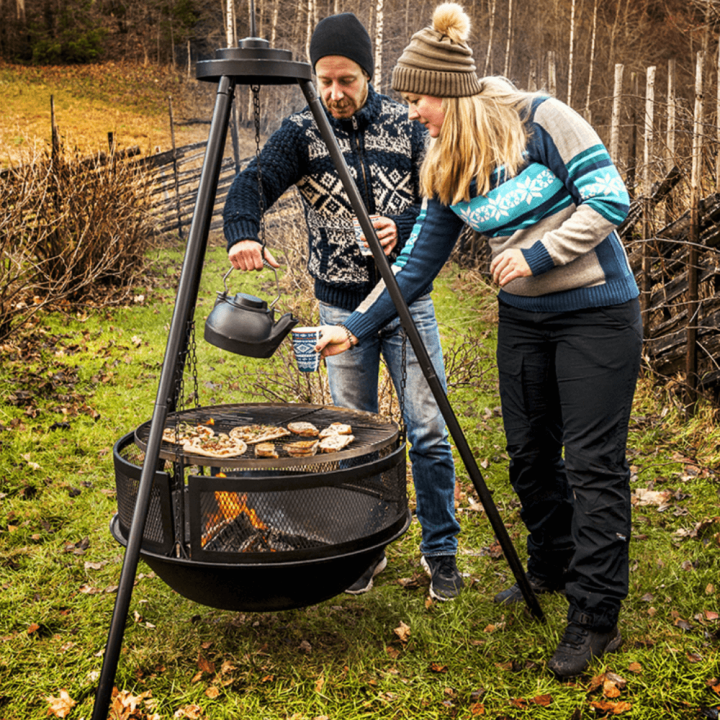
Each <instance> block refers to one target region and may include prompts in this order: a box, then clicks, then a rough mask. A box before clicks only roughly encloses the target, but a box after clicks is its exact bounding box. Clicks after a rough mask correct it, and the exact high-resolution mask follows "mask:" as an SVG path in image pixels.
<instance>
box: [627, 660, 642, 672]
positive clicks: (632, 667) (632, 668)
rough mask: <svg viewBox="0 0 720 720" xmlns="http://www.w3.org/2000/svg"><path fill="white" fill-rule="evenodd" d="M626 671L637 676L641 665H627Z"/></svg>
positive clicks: (640, 670)
mask: <svg viewBox="0 0 720 720" xmlns="http://www.w3.org/2000/svg"><path fill="white" fill-rule="evenodd" d="M628 670H629V671H630V672H632V673H635V674H636V675H639V674H640V673H641V672H642V665H641V664H640V663H639V662H631V663H630V664H629V665H628Z"/></svg>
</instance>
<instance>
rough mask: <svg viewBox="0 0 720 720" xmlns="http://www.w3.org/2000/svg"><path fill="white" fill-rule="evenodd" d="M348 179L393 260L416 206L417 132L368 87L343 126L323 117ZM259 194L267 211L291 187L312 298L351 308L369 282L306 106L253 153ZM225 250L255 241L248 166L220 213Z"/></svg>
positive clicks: (338, 184) (420, 135) (421, 134)
mask: <svg viewBox="0 0 720 720" xmlns="http://www.w3.org/2000/svg"><path fill="white" fill-rule="evenodd" d="M326 114H327V116H328V119H329V122H330V125H331V127H332V129H333V132H334V134H335V137H336V139H337V141H338V145H339V147H340V150H341V152H342V154H343V157H344V158H345V161H346V163H347V165H348V168H349V171H350V174H351V176H352V178H353V180H354V181H355V183H356V185H357V187H358V190H359V191H360V194H361V196H362V197H363V200H364V202H365V206H366V208H367V209H368V212H369V213H370V214H380V215H384V216H387V217H390V218H392V219H393V220H394V221H395V224H396V225H397V228H398V237H399V241H398V245H397V247H396V249H395V251H394V253H393V255H392V256H391V260H394V259H395V257H396V256H397V253H398V252H399V251H400V250H401V249H402V246H403V245H404V242H405V240H406V239H407V237H408V236H409V234H410V232H411V230H412V227H413V224H414V222H415V219H416V217H417V214H418V212H419V208H420V192H419V165H420V161H421V159H422V154H423V151H424V148H425V131H424V129H423V128H422V127H421V126H419V125H418V124H417V123H413V122H412V121H410V120H409V119H408V116H407V108H406V107H404V106H403V105H400V104H399V103H396V102H395V101H393V100H391V99H390V98H387V97H385V96H384V95H379V94H378V93H376V92H375V91H374V89H373V88H372V86H370V88H369V92H368V99H367V102H366V104H365V105H364V106H363V107H362V108H361V109H360V110H359V111H358V112H357V113H355V115H354V116H353V117H352V118H351V119H349V120H336V119H334V118H332V116H330V114H329V113H326ZM260 167H261V169H262V179H263V195H264V203H265V207H267V208H269V207H270V206H271V205H272V204H273V203H274V202H275V201H276V200H277V199H278V198H279V197H280V196H281V195H282V194H283V193H284V192H285V191H286V190H288V189H289V188H290V187H291V186H292V185H295V186H296V187H297V189H298V191H299V193H300V197H301V199H302V202H303V210H304V213H305V219H306V223H307V230H308V236H309V237H308V248H309V253H308V265H307V267H308V270H309V272H310V274H311V275H312V277H313V278H314V279H315V292H316V296H317V297H318V299H320V300H323V301H325V302H328V303H330V304H332V305H336V306H339V307H343V308H345V309H348V310H353V309H354V308H355V307H356V306H357V305H358V303H359V302H361V301H362V300H363V299H364V298H365V297H366V295H367V294H368V292H369V291H370V290H371V289H372V286H373V284H374V277H373V273H372V272H371V268H372V267H373V261H372V260H370V261H368V259H367V258H365V257H363V256H362V255H361V254H360V252H359V249H358V246H357V243H356V241H355V233H354V230H353V227H352V221H353V217H354V212H353V210H352V207H351V205H350V200H349V198H348V196H347V193H346V192H345V189H344V187H343V185H342V181H341V180H340V177H339V176H338V174H337V171H336V170H335V165H334V163H333V161H332V157H331V156H330V153H329V151H328V148H327V146H326V144H325V142H324V140H323V139H322V137H321V135H320V132H319V130H318V128H317V125H316V123H315V120H314V118H313V115H312V112H311V111H310V109H309V108H305V109H304V110H302V111H300V112H298V113H294V114H293V115H291V116H290V117H288V118H286V119H285V120H284V121H283V123H282V125H281V127H280V129H279V130H277V131H276V132H275V133H273V135H272V136H271V137H270V139H269V140H268V142H267V143H266V144H265V146H264V147H263V150H262V152H261V153H260ZM224 229H225V236H226V239H227V242H228V249H229V248H230V247H231V246H232V245H233V244H234V243H235V242H238V241H239V240H242V239H246V238H249V239H257V238H258V231H259V198H258V186H257V165H256V162H255V160H253V161H251V163H250V164H249V165H248V167H247V168H246V169H245V170H243V171H242V172H241V173H240V174H239V175H238V176H237V177H236V178H235V180H234V182H233V185H232V187H231V189H230V192H229V193H228V198H227V201H226V204H225V210H224Z"/></svg>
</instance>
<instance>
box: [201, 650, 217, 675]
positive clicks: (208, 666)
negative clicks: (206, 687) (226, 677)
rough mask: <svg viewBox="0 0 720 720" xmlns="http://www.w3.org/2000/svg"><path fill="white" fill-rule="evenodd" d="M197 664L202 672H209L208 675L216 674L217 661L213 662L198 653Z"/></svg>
mask: <svg viewBox="0 0 720 720" xmlns="http://www.w3.org/2000/svg"><path fill="white" fill-rule="evenodd" d="M197 666H198V670H200V672H204V673H207V674H208V675H214V674H215V663H214V662H211V661H210V660H208V659H207V658H206V657H204V656H203V655H201V654H198V660H197Z"/></svg>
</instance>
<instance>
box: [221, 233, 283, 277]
mask: <svg viewBox="0 0 720 720" xmlns="http://www.w3.org/2000/svg"><path fill="white" fill-rule="evenodd" d="M228 259H229V260H230V264H231V265H232V266H233V267H234V268H235V269H236V270H262V269H263V256H262V245H261V244H260V243H259V242H258V241H257V240H241V241H240V242H238V243H235V244H234V245H233V246H232V247H231V248H230V251H229V252H228ZM265 260H267V262H268V264H269V265H270V267H274V268H275V269H277V268H279V267H280V263H279V262H277V260H275V258H274V257H273V256H272V254H271V253H270V251H269V250H268V249H267V248H265Z"/></svg>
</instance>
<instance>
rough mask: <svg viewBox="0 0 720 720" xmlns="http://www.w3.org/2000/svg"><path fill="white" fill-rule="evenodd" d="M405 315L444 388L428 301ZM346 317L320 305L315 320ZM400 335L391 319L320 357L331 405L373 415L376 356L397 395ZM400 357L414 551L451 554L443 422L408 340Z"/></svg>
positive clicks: (451, 499)
mask: <svg viewBox="0 0 720 720" xmlns="http://www.w3.org/2000/svg"><path fill="white" fill-rule="evenodd" d="M410 313H411V315H412V317H413V320H414V321H415V325H416V326H417V329H418V332H419V333H420V337H421V338H422V340H423V343H424V344H425V347H426V348H427V352H428V355H429V356H430V359H431V361H432V364H433V367H434V369H435V373H436V374H437V376H438V378H439V379H440V381H441V382H442V385H443V388H447V385H446V381H445V367H444V364H443V356H442V347H441V346H440V333H439V332H438V326H437V320H436V319H435V308H434V306H433V302H432V299H431V297H430V296H429V295H425V296H423V297H421V298H418V299H417V300H416V301H415V302H414V303H413V304H412V305H411V306H410ZM349 315H350V312H348V311H347V310H343V309H341V308H338V307H335V306H333V305H328V304H327V303H323V302H321V303H320V322H321V324H323V325H337V324H338V323H341V322H343V321H344V320H346V319H347V318H348V316H349ZM404 334H405V332H404V330H403V327H402V325H401V324H400V320H399V319H398V318H395V320H392V321H391V322H389V323H388V324H387V325H386V326H385V327H384V328H382V330H380V331H379V332H378V334H377V335H376V336H374V337H371V338H367V339H365V340H363V341H362V343H360V344H359V345H356V346H355V347H354V348H352V349H351V350H348V351H347V352H344V353H342V354H340V355H334V356H332V357H328V358H326V362H327V368H328V380H329V383H330V394H331V395H332V398H333V402H334V403H335V405H338V406H340V407H347V408H352V409H353V410H365V411H367V412H372V413H377V411H378V372H379V370H380V355H381V354H382V356H383V358H384V359H385V362H386V363H387V366H388V369H389V371H390V375H391V377H392V381H393V383H394V385H395V389H396V391H397V392H398V395H400V388H401V383H402V343H403V336H404ZM406 358H407V381H406V385H405V398H404V413H403V418H404V420H405V426H406V428H407V435H408V440H409V442H410V461H411V463H412V474H413V481H414V483H415V498H416V514H417V518H418V520H419V521H420V527H421V528H422V543H421V544H420V552H421V553H422V554H423V555H428V556H433V555H454V554H455V553H456V551H457V534H458V533H459V532H460V525H459V523H458V522H457V520H456V518H455V465H454V463H453V458H452V450H451V449H450V444H449V442H448V437H447V430H446V429H445V419H444V418H443V416H442V413H441V412H440V409H439V408H438V406H437V403H436V402H435V398H434V397H433V394H432V392H431V390H430V386H429V385H428V382H427V380H426V379H425V375H424V374H423V371H422V368H421V367H420V364H419V363H418V361H417V358H416V357H415V352H414V351H413V349H412V345H411V344H410V341H409V340H408V341H407V349H406Z"/></svg>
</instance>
